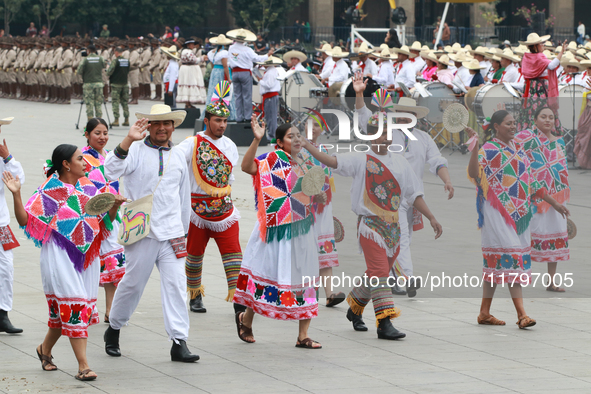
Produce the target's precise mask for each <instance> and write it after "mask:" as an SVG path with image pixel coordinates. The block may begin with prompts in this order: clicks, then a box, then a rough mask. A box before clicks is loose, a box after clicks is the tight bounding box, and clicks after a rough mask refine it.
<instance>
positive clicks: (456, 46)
mask: <svg viewBox="0 0 591 394" xmlns="http://www.w3.org/2000/svg"><path fill="white" fill-rule="evenodd" d="M461 50H462V46H461V45H460V43H459V42H456V43H455V44H453V45H452V46H451V51H452V52H460V51H461Z"/></svg>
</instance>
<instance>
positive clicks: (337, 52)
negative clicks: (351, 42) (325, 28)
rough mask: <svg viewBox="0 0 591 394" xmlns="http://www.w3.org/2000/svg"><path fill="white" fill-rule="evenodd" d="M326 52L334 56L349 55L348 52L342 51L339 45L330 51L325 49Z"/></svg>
mask: <svg viewBox="0 0 591 394" xmlns="http://www.w3.org/2000/svg"><path fill="white" fill-rule="evenodd" d="M326 54H327V55H329V56H332V57H336V58H343V57H347V56H349V52H343V49H342V48H341V47H334V48H332V49H331V50H330V51H326Z"/></svg>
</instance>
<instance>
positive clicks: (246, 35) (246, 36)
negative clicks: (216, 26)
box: [226, 29, 257, 42]
mask: <svg viewBox="0 0 591 394" xmlns="http://www.w3.org/2000/svg"><path fill="white" fill-rule="evenodd" d="M226 36H228V37H229V38H231V39H233V40H236V41H242V42H244V41H246V42H254V41H256V40H257V36H256V34H254V33H253V32H251V31H248V30H246V29H234V30H230V31H229V32H227V33H226Z"/></svg>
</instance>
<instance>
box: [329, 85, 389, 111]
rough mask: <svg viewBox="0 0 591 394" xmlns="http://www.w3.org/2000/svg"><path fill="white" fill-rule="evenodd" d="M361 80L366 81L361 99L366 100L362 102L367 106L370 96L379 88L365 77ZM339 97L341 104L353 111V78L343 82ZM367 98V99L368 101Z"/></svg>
mask: <svg viewBox="0 0 591 394" xmlns="http://www.w3.org/2000/svg"><path fill="white" fill-rule="evenodd" d="M363 80H364V81H367V86H366V87H365V90H364V91H363V97H365V98H366V100H364V101H365V105H366V106H367V105H368V104H369V103H370V102H371V96H372V95H373V94H374V93H375V92H376V91H377V90H378V89H379V88H380V85H379V84H378V83H377V82H376V81H374V80H373V79H371V78H369V77H365V78H363ZM339 97H340V98H341V104H342V105H343V106H344V107H345V108H348V109H350V110H351V111H355V89H353V78H349V79H347V80H346V81H345V82H343V84H342V85H341V90H340V91H339ZM367 98H369V100H368V99H367Z"/></svg>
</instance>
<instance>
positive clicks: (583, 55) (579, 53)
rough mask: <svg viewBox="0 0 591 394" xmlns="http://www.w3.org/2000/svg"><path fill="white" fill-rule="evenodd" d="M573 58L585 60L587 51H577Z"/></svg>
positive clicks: (581, 49)
mask: <svg viewBox="0 0 591 394" xmlns="http://www.w3.org/2000/svg"><path fill="white" fill-rule="evenodd" d="M575 58H577V59H579V60H587V59H588V57H587V50H586V49H585V48H579V49H577V51H576V52H575Z"/></svg>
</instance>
